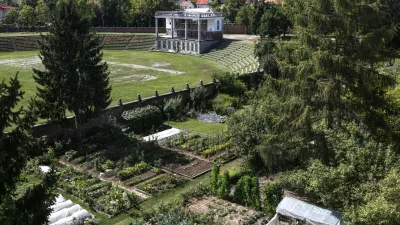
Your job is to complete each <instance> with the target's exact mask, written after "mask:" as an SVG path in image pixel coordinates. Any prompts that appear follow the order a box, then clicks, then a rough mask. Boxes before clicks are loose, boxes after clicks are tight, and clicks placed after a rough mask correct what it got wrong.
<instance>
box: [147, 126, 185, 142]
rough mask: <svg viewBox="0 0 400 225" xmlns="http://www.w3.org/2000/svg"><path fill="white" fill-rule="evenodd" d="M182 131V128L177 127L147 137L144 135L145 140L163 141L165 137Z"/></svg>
mask: <svg viewBox="0 0 400 225" xmlns="http://www.w3.org/2000/svg"><path fill="white" fill-rule="evenodd" d="M179 133H181V130H179V129H177V128H171V129H167V130H164V131H161V132H158V133H155V134H152V135H149V136H146V137H143V140H144V141H158V142H160V141H162V140H164V139H167V138H171V137H174V136H176V135H177V134H179Z"/></svg>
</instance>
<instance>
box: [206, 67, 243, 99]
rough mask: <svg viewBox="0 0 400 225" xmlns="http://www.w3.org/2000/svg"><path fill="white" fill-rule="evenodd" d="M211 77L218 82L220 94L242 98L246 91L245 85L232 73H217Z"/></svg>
mask: <svg viewBox="0 0 400 225" xmlns="http://www.w3.org/2000/svg"><path fill="white" fill-rule="evenodd" d="M213 77H214V78H215V79H216V80H217V81H218V84H217V88H218V91H220V92H221V93H224V94H228V95H231V96H242V95H243V94H244V93H245V92H246V90H247V88H246V85H245V84H244V83H243V82H242V81H240V80H239V79H238V76H237V75H236V74H234V73H230V72H226V71H218V72H215V73H214V74H213Z"/></svg>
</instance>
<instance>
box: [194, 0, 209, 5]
mask: <svg viewBox="0 0 400 225" xmlns="http://www.w3.org/2000/svg"><path fill="white" fill-rule="evenodd" d="M196 5H208V0H197V2H196Z"/></svg>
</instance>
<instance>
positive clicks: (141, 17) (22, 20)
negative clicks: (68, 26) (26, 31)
mask: <svg viewBox="0 0 400 225" xmlns="http://www.w3.org/2000/svg"><path fill="white" fill-rule="evenodd" d="M62 1H63V0H59V1H57V0H22V1H19V2H18V4H16V3H15V2H13V1H10V2H9V3H10V4H11V5H15V6H17V7H18V10H14V9H12V10H9V11H8V13H7V14H6V15H5V18H4V23H5V24H9V25H13V26H20V27H26V28H31V27H37V26H44V25H46V24H48V23H49V22H50V21H51V13H52V12H53V11H54V10H55V9H56V6H57V5H58V4H60V2H62ZM77 5H78V7H79V9H80V10H81V11H82V12H83V15H84V16H85V17H87V18H88V20H89V21H90V25H91V26H103V27H104V26H109V27H112V26H146V27H148V26H154V24H155V19H154V18H153V17H154V13H155V12H156V11H161V10H175V9H178V8H179V6H178V5H177V4H176V2H175V1H164V0H150V1H141V0H79V1H77Z"/></svg>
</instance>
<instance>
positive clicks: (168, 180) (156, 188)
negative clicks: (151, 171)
mask: <svg viewBox="0 0 400 225" xmlns="http://www.w3.org/2000/svg"><path fill="white" fill-rule="evenodd" d="M188 181H189V180H188V179H187V178H185V177H182V176H179V175H172V174H161V175H159V176H157V177H154V178H152V179H150V180H147V181H144V182H142V183H140V184H139V185H137V188H139V189H140V190H143V191H145V192H148V193H150V194H152V195H157V194H161V193H164V192H167V191H169V190H172V189H175V188H177V187H180V186H183V185H184V184H186V183H187V182H188Z"/></svg>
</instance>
